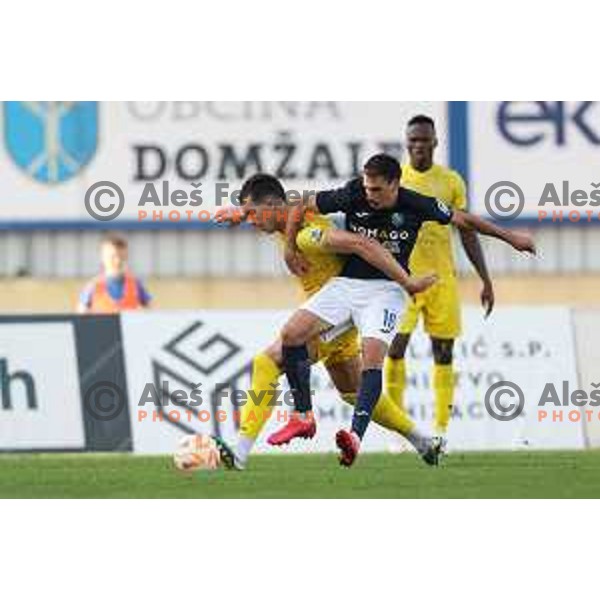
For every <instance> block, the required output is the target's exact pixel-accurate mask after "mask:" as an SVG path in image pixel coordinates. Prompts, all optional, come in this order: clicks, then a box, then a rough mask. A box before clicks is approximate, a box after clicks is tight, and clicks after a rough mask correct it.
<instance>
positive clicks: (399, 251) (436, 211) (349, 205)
mask: <svg viewBox="0 0 600 600" xmlns="http://www.w3.org/2000/svg"><path fill="white" fill-rule="evenodd" d="M317 208H318V209H319V212H321V213H322V214H329V213H334V212H343V213H345V215H346V229H347V230H348V231H351V232H353V233H358V234H360V235H363V236H365V237H369V238H373V239H375V240H377V241H379V242H380V243H381V244H382V246H384V247H385V248H387V249H388V250H389V251H390V252H391V253H392V254H393V255H394V258H395V259H396V260H397V261H398V263H400V265H401V266H402V267H403V268H404V269H405V270H406V271H407V272H409V269H408V260H409V258H410V253H411V252H412V250H413V248H414V246H415V243H416V242H417V236H418V235H419V229H420V228H421V225H422V224H423V223H424V222H425V221H435V222H437V223H440V224H442V225H447V224H448V223H450V221H451V219H452V209H451V208H449V207H448V206H447V205H446V204H444V202H442V201H441V200H437V199H435V198H430V197H429V196H423V195H421V194H418V193H417V192H413V191H412V190H408V189H406V188H403V187H401V188H400V189H399V190H398V199H397V201H396V204H395V206H393V207H391V208H385V209H374V208H373V207H371V206H370V205H369V203H368V202H367V195H366V191H365V188H364V186H363V184H362V180H361V179H353V180H352V181H349V182H348V183H347V184H346V185H345V186H344V187H341V188H338V189H335V190H327V191H323V192H319V193H318V194H317ZM340 277H350V278H352V279H389V277H388V276H387V275H385V274H384V273H382V272H381V271H380V270H379V269H376V268H375V267H373V266H372V265H371V264H369V263H368V262H366V261H365V260H363V259H362V258H361V257H360V256H357V255H356V254H352V255H350V256H349V257H348V260H347V261H346V264H345V266H344V268H343V269H342V272H341V273H340Z"/></svg>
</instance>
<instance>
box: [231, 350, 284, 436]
mask: <svg viewBox="0 0 600 600" xmlns="http://www.w3.org/2000/svg"><path fill="white" fill-rule="evenodd" d="M280 375H281V369H280V368H279V367H278V366H277V364H276V363H275V361H274V360H273V359H272V358H271V357H270V356H268V355H267V354H264V353H263V354H257V355H256V356H255V357H254V360H253V362H252V381H251V383H250V390H248V397H247V398H246V403H245V404H244V405H243V406H242V408H241V410H240V435H242V436H244V437H245V438H249V439H251V440H255V439H256V438H257V437H258V434H259V433H260V432H261V431H262V428H263V427H264V426H265V423H266V422H267V421H268V420H269V417H270V416H271V412H272V411H273V407H272V406H270V405H269V404H270V401H271V399H272V398H273V395H272V394H271V393H270V391H271V390H272V387H271V386H272V385H273V386H275V385H277V380H278V379H279V376H280Z"/></svg>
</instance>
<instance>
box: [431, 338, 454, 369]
mask: <svg viewBox="0 0 600 600" xmlns="http://www.w3.org/2000/svg"><path fill="white" fill-rule="evenodd" d="M431 349H432V352H433V360H434V362H435V363H436V364H437V365H450V364H452V359H453V355H454V352H453V351H454V340H439V339H434V340H432V344H431Z"/></svg>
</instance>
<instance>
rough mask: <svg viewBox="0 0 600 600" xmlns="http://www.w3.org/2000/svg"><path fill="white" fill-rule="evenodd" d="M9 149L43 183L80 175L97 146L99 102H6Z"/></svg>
mask: <svg viewBox="0 0 600 600" xmlns="http://www.w3.org/2000/svg"><path fill="white" fill-rule="evenodd" d="M4 140H5V144H6V149H7V150H8V153H9V154H10V155H11V157H12V159H13V160H14V161H15V163H16V164H17V166H19V167H20V168H21V169H22V170H23V171H25V172H26V173H27V174H28V175H29V176H30V177H33V178H34V179H36V180H37V181H41V182H43V183H50V184H52V183H60V182H62V181H67V180H69V179H71V178H72V177H74V176H75V175H77V173H79V172H80V171H81V170H82V169H83V168H84V167H85V166H86V165H87V164H88V163H89V162H90V160H91V159H92V157H93V156H94V154H95V153H96V148H97V146H98V103H97V102H65V101H62V102H5V103H4Z"/></svg>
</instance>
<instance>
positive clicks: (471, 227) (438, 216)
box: [404, 190, 535, 254]
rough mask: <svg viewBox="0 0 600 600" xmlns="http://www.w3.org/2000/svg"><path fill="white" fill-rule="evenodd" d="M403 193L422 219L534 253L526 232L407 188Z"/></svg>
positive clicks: (533, 246)
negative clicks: (455, 207) (451, 226)
mask: <svg viewBox="0 0 600 600" xmlns="http://www.w3.org/2000/svg"><path fill="white" fill-rule="evenodd" d="M404 194H405V198H406V201H407V202H408V203H412V204H413V206H415V207H417V209H418V210H419V212H420V214H421V218H422V219H423V220H424V221H436V222H437V223H440V224H442V225H448V224H449V223H452V225H454V226H455V227H457V228H458V229H460V230H466V231H476V232H477V233H480V234H481V235H487V236H489V237H494V238H497V239H499V240H502V241H503V242H506V243H507V244H510V245H511V246H512V247H513V248H514V249H515V250H519V251H520V252H530V253H531V254H535V244H534V242H533V238H532V237H531V236H530V235H528V234H526V233H521V232H518V231H511V230H510V229H506V228H504V227H500V226H499V225H496V224H495V223H492V222H491V221H487V220H486V219H482V218H481V217H479V216H478V215H473V214H471V213H468V212H465V211H464V210H458V209H452V208H450V207H449V206H447V205H446V204H444V203H443V202H442V201H441V200H437V199H436V198H428V197H426V196H422V195H420V194H415V193H414V192H410V191H407V190H404ZM415 202H416V203H415Z"/></svg>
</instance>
